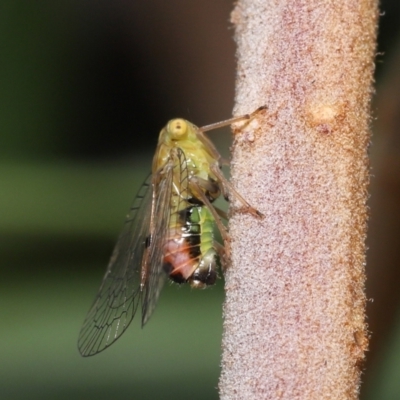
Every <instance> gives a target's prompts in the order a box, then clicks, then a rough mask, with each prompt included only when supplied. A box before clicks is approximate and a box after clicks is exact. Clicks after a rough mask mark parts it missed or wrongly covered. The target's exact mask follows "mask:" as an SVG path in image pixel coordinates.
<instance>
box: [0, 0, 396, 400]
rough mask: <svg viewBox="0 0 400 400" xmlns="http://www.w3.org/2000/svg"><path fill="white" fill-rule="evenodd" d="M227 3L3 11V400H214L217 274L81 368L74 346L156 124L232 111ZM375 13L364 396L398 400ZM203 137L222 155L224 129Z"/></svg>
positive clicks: (389, 87)
mask: <svg viewBox="0 0 400 400" xmlns="http://www.w3.org/2000/svg"><path fill="white" fill-rule="evenodd" d="M232 7H233V5H232V1H228V0H220V1H217V2H216V1H212V0H202V1H200V0H193V1H191V2H187V1H186V2H185V1H184V0H171V1H169V2H163V1H159V0H153V1H144V0H141V1H122V0H115V1H112V2H111V1H104V0H102V1H90V0H89V1H85V2H82V1H78V0H69V1H67V0H58V1H56V2H54V1H50V0H43V1H40V2H29V1H11V0H3V1H2V2H1V4H0V18H1V24H0V29H1V34H0V44H1V62H0V69H1V70H0V84H1V86H0V87H1V90H0V99H1V107H0V114H1V115H0V185H1V186H0V214H1V215H0V235H1V240H0V257H1V258H0V259H1V267H0V268H1V279H0V299H1V301H0V315H1V317H2V318H1V321H2V327H1V329H0V379H1V381H0V398H1V399H6V400H8V399H17V400H19V399H42V400H46V399H56V398H57V399H71V398H79V399H98V400H101V399H109V398H112V397H117V398H119V399H128V398H129V399H131V398H135V399H164V398H173V399H188V398H190V399H217V398H218V395H217V390H216V386H217V384H218V375H219V361H220V342H221V333H222V319H221V305H222V301H223V291H222V286H223V284H222V281H221V280H220V281H219V282H218V284H217V286H216V287H215V288H212V289H209V290H207V291H192V290H190V289H189V288H187V287H177V286H176V285H175V286H168V285H167V287H166V288H165V290H164V291H163V293H162V295H161V299H160V302H159V306H158V308H157V310H156V311H155V314H154V316H153V317H152V319H151V321H150V322H149V323H148V325H147V326H146V327H145V329H143V330H141V329H139V326H138V323H136V324H135V321H134V322H133V325H135V327H132V328H131V329H129V330H128V331H127V333H126V334H124V336H123V337H122V338H121V340H119V341H118V342H117V344H115V345H114V346H112V347H111V349H109V350H107V351H105V352H104V353H102V354H100V355H97V356H96V357H92V358H88V359H83V358H81V357H80V355H79V353H78V351H77V348H76V340H77V335H78V332H79V329H80V326H81V323H82V322H83V319H84V317H85V314H86V311H87V310H88V308H89V306H90V304H91V302H92V300H93V297H94V295H95V293H96V291H97V289H98V287H99V284H100V281H101V278H102V275H103V273H104V272H105V268H106V265H107V262H108V258H109V256H110V253H111V251H112V248H113V245H114V243H115V240H116V237H117V235H118V233H119V230H120V228H121V226H122V222H123V218H124V215H125V214H126V211H127V209H128V207H129V205H130V202H131V200H132V199H133V197H134V194H135V193H136V191H137V189H138V187H139V185H140V183H141V182H142V181H143V179H144V178H145V177H146V175H147V173H148V172H149V170H150V162H151V157H152V153H153V151H154V147H155V144H156V140H157V135H158V132H159V130H160V129H161V127H162V126H163V125H164V124H165V122H166V121H167V120H168V119H170V118H172V117H176V116H181V117H184V118H188V119H190V120H192V121H193V122H195V123H196V124H198V125H203V124H207V123H211V122H215V121H219V120H222V119H224V118H227V117H229V116H230V115H231V113H232V107H233V98H234V80H235V57H234V51H235V47H234V42H233V40H232V35H233V30H232V29H231V26H230V23H229V13H230V11H231V9H232ZM381 8H382V10H383V11H385V12H386V14H385V15H384V16H383V17H382V18H381V31H380V38H379V50H380V51H381V52H384V53H385V54H384V55H379V57H378V62H379V64H378V69H377V87H378V90H377V93H378V95H377V96H376V102H375V104H374V112H375V115H376V116H377V123H376V127H375V138H374V142H373V143H374V144H373V146H372V147H371V159H372V165H373V173H374V178H373V180H372V184H371V191H372V197H371V203H370V206H371V227H370V235H369V239H368V240H369V242H368V245H369V247H370V253H369V263H368V276H369V281H368V295H369V297H371V298H374V302H373V303H370V304H369V324H370V329H371V331H372V332H373V336H372V341H371V351H370V353H369V354H368V363H367V365H366V373H365V375H364V378H363V380H364V382H365V384H364V385H363V396H362V397H363V399H367V400H370V399H383V400H385V399H399V398H400V379H399V378H400V313H399V303H400V289H399V283H400V273H399V272H398V271H399V270H400V269H399V260H400V258H399V256H400V254H397V253H399V248H400V246H398V244H399V243H398V235H400V213H399V201H400V162H399V161H397V160H398V159H400V154H399V152H400V148H399V146H400V141H399V132H400V118H399V114H400V113H399V111H400V99H399V97H400V83H399V81H400V78H399V75H400V72H399V71H400V56H399V54H400V36H399V23H398V21H399V18H400V3H398V2H397V0H391V1H390V0H386V1H383V2H382V7H381ZM396 85H397V86H396ZM215 135H216V136H215V137H216V140H215V141H216V142H217V144H219V146H220V148H221V149H222V150H223V151H224V152H225V153H226V152H227V147H228V143H229V134H221V133H216V134H215Z"/></svg>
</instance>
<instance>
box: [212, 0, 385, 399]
mask: <svg viewBox="0 0 400 400" xmlns="http://www.w3.org/2000/svg"><path fill="white" fill-rule="evenodd" d="M377 16H378V8H377V1H375V0H358V1H355V0H337V1H334V2H333V1H327V0H325V1H320V0H307V1H306V0H282V1H279V2H277V1H265V0H239V1H238V3H237V4H236V7H235V10H234V11H233V13H232V20H233V22H234V24H235V28H236V41H237V44H238V51H237V56H238V70H237V92H236V108H235V111H236V112H235V115H240V114H243V113H248V112H251V111H253V110H254V109H256V108H257V107H259V106H261V105H264V104H265V105H267V106H268V109H267V110H266V111H264V112H263V113H262V114H261V113H260V115H259V116H257V117H256V118H254V120H252V121H251V122H250V123H249V124H247V125H246V126H245V127H241V124H237V126H236V129H235V142H234V149H233V161H232V178H233V182H234V184H235V185H236V187H237V189H238V191H239V192H240V193H241V194H243V195H244V197H245V198H246V199H247V200H248V201H249V202H250V203H251V204H252V205H253V206H255V207H256V208H258V209H259V210H260V211H261V212H263V213H264V214H265V216H266V218H265V219H264V220H257V219H256V218H254V217H253V216H251V215H246V214H245V213H241V212H240V211H237V212H233V216H232V218H231V221H230V232H231V248H232V250H231V255H232V264H231V267H230V268H229V269H228V271H227V274H226V302H225V305H224V316H225V321H224V336H223V344H222V345H223V355H222V374H221V378H220V385H219V388H220V395H221V399H229V400H233V399H241V400H243V399H246V400H248V399H257V400H259V399H288V400H289V399H290V400H295V399H307V400H314V399H315V400H317V399H318V400H321V399H356V398H357V397H358V393H359V385H360V373H361V364H362V361H363V360H364V352H365V351H366V349H367V345H368V333H367V329H366V324H365V301H366V298H365V294H364V282H365V273H364V264H365V244H364V242H365V236H366V220H367V207H366V201H367V185H368V158H367V146H368V143H369V140H370V131H369V126H370V101H371V95H372V81H373V70H374V63H373V59H374V51H375V46H376V24H377ZM234 209H235V204H233V210H234Z"/></svg>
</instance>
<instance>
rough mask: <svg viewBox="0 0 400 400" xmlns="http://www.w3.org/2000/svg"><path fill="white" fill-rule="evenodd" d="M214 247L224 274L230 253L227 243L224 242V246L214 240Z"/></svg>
mask: <svg viewBox="0 0 400 400" xmlns="http://www.w3.org/2000/svg"><path fill="white" fill-rule="evenodd" d="M214 249H215V250H217V253H218V255H219V259H220V260H221V270H222V273H223V274H225V272H226V270H227V269H228V265H229V260H230V255H231V252H230V250H229V243H228V242H225V246H222V244H221V243H218V242H216V241H214Z"/></svg>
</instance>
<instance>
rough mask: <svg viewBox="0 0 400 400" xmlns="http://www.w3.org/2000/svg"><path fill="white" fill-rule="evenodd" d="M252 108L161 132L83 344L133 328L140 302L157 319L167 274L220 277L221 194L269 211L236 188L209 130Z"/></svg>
mask: <svg viewBox="0 0 400 400" xmlns="http://www.w3.org/2000/svg"><path fill="white" fill-rule="evenodd" d="M264 108H265V107H260V108H259V109H257V110H256V111H254V112H253V113H252V114H248V115H244V116H241V117H234V118H231V119H228V120H226V121H222V122H218V123H215V124H211V125H207V126H205V127H202V128H198V127H197V126H195V125H193V124H192V123H190V122H189V121H186V120H184V119H179V118H178V119H173V120H171V121H169V122H168V124H167V125H166V126H165V127H164V128H163V129H162V130H161V132H160V135H159V139H158V145H157V149H156V152H155V155H154V158H153V164H152V174H151V175H150V176H149V177H148V178H147V179H146V181H145V182H144V184H143V185H142V187H141V189H140V190H139V192H138V194H137V195H136V198H135V200H134V203H133V205H132V207H131V208H130V211H129V213H128V215H127V217H126V220H125V224H124V227H123V230H122V232H121V234H120V236H119V239H118V241H117V243H116V245H115V248H114V251H113V253H112V256H111V259H110V262H109V264H108V267H107V271H106V274H105V276H104V278H103V281H102V284H101V286H100V289H99V291H98V293H97V296H96V298H95V300H94V303H93V305H92V307H91V308H90V310H89V312H88V314H87V316H86V319H85V321H84V323H83V326H82V329H81V331H80V334H79V339H78V348H79V351H80V353H81V355H82V356H84V357H86V356H92V355H95V354H97V353H99V352H101V351H103V350H104V349H106V348H107V347H109V346H110V345H111V344H113V343H114V342H115V341H116V340H117V339H118V338H119V337H120V336H121V335H122V334H123V333H124V332H125V330H126V329H127V328H128V326H129V324H130V322H131V321H132V319H133V317H134V316H135V314H136V312H137V310H138V307H139V305H140V306H141V312H142V321H141V323H142V326H144V325H145V324H146V322H147V321H148V319H149V318H150V316H151V314H152V312H153V310H154V308H155V305H156V303H157V300H158V297H159V294H160V291H161V289H162V287H163V284H164V282H165V280H166V278H167V277H169V278H170V279H171V280H172V281H174V282H177V283H189V284H190V285H191V286H192V287H194V288H205V287H207V286H209V285H212V284H214V283H215V281H216V279H217V269H218V266H219V265H220V264H221V261H222V263H224V261H225V260H226V259H227V258H229V254H227V253H228V250H226V248H224V246H223V245H221V244H220V243H218V242H217V241H216V240H215V239H214V234H213V229H214V225H216V226H217V228H218V229H219V231H220V233H221V236H222V239H223V241H224V243H226V242H227V240H228V233H227V230H226V228H225V226H224V224H223V223H222V221H221V217H222V218H226V214H225V213H224V212H223V211H222V210H219V209H218V208H216V207H214V206H213V204H212V203H213V202H214V200H216V199H217V198H218V197H219V196H220V195H221V194H222V195H223V196H224V197H225V199H227V200H228V199H230V198H231V199H232V198H235V199H236V200H238V201H239V202H240V203H241V205H242V208H243V210H244V211H245V212H249V213H250V214H252V215H254V216H255V217H257V218H262V217H263V215H262V214H261V213H260V212H259V211H257V210H256V209H255V208H253V207H252V206H250V204H249V203H247V201H246V200H245V199H244V198H243V197H242V196H241V195H240V194H239V193H238V192H237V191H236V190H235V189H234V187H233V186H232V184H231V183H230V182H229V181H228V180H227V179H226V178H225V176H224V175H223V173H222V171H221V166H222V164H223V163H225V161H224V160H223V159H222V157H221V155H220V154H219V153H218V151H217V149H216V148H215V147H214V145H213V144H212V143H211V141H210V140H209V139H208V138H207V137H206V136H205V135H204V132H206V131H210V130H213V129H217V128H221V127H223V126H227V125H231V124H232V123H234V122H237V121H240V120H246V119H247V120H248V119H250V118H252V116H253V115H255V113H257V112H258V111H260V110H262V109H264Z"/></svg>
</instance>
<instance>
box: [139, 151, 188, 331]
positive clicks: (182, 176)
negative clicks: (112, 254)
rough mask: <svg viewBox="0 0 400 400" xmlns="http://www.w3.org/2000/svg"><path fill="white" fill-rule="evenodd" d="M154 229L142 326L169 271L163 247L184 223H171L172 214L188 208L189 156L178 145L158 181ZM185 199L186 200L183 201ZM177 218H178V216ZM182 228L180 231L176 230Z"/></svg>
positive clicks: (153, 306)
mask: <svg viewBox="0 0 400 400" xmlns="http://www.w3.org/2000/svg"><path fill="white" fill-rule="evenodd" d="M154 196H155V200H154V203H155V211H154V213H153V215H154V217H155V218H157V220H156V221H155V224H154V225H155V228H154V232H153V233H152V235H151V244H150V246H149V254H148V257H149V261H148V263H147V266H148V267H147V272H146V273H147V276H148V278H147V279H146V284H145V290H144V298H143V303H142V326H143V325H144V324H145V323H146V322H147V321H148V320H149V318H150V316H151V314H152V313H153V311H154V308H155V306H156V303H157V300H158V297H159V294H160V291H161V289H162V286H163V284H164V281H165V278H166V274H165V272H164V270H163V248H164V244H165V241H168V240H170V238H171V236H175V237H176V236H178V235H179V236H180V235H181V227H180V226H177V225H175V226H172V227H171V224H170V221H171V217H173V216H174V214H176V213H178V212H185V211H186V210H185V209H186V207H187V205H188V204H189V203H188V197H189V186H188V170H187V162H186V157H185V154H184V153H183V151H182V150H181V149H179V148H173V149H172V150H171V152H170V157H169V161H168V163H167V165H166V168H165V178H164V179H162V180H161V182H160V184H159V185H156V189H155V191H154ZM182 202H184V203H185V204H184V205H182ZM175 219H176V218H175ZM174 230H179V232H174Z"/></svg>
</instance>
